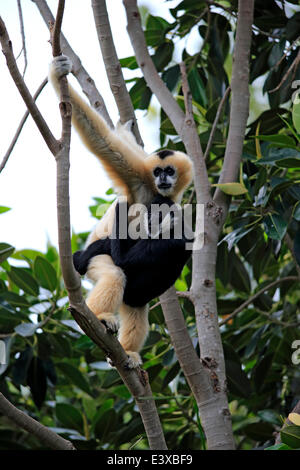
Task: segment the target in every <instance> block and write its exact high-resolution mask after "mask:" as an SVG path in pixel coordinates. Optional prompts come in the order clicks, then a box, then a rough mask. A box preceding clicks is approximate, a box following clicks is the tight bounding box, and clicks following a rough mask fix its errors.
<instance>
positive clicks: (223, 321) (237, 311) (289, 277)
mask: <svg viewBox="0 0 300 470" xmlns="http://www.w3.org/2000/svg"><path fill="white" fill-rule="evenodd" d="M288 281H299V279H298V277H296V276H287V277H282V278H281V279H276V281H273V282H271V283H270V284H268V285H266V286H265V287H263V288H262V289H260V290H259V291H258V292H256V294H254V295H252V296H251V297H249V299H247V300H246V301H245V302H243V303H242V304H241V305H240V306H239V307H238V308H236V309H235V310H234V311H233V312H232V313H231V314H230V315H228V316H227V317H226V318H224V319H223V320H222V321H220V323H219V326H222V325H225V323H227V322H229V321H230V320H232V318H234V317H235V316H236V315H237V314H238V313H240V312H241V311H242V310H244V309H245V308H246V307H248V305H250V304H252V302H253V301H254V300H255V299H257V298H258V297H260V296H261V294H263V293H264V292H265V291H267V290H270V289H272V288H273V287H276V286H277V285H278V284H281V283H282V282H288Z"/></svg>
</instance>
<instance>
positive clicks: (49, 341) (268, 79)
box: [0, 0, 300, 449]
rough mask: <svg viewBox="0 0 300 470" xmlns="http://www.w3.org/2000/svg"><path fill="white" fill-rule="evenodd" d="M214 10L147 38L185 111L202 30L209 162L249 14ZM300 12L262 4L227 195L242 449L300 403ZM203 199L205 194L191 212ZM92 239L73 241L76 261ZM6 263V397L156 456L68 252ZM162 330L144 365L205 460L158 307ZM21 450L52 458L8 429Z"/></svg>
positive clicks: (216, 154) (166, 138)
mask: <svg viewBox="0 0 300 470" xmlns="http://www.w3.org/2000/svg"><path fill="white" fill-rule="evenodd" d="M207 3H214V4H215V3H216V2H205V1H199V0H197V1H195V0H183V1H182V2H181V3H179V5H178V6H177V7H176V8H173V9H171V10H170V12H171V14H172V16H173V22H171V23H169V22H167V21H166V20H165V19H163V18H160V17H154V16H151V15H148V14H146V13H145V15H144V21H145V29H146V39H147V43H148V46H149V47H150V49H151V53H152V58H153V60H154V62H155V65H156V67H157V70H158V71H159V72H160V73H161V76H162V78H163V80H164V81H165V83H166V84H167V86H168V88H169V89H170V90H171V91H172V92H174V94H175V95H176V96H177V99H178V102H179V103H180V105H182V106H184V104H183V97H182V91H181V84H180V70H179V65H178V63H176V62H175V60H174V59H173V53H174V50H177V49H178V45H179V44H180V41H185V40H186V39H187V38H188V36H189V34H191V30H192V29H193V28H197V29H198V34H199V37H200V38H201V39H202V41H199V50H198V51H197V52H196V53H195V54H193V55H191V54H189V53H188V51H187V50H186V49H185V48H184V49H183V51H182V57H181V60H184V61H185V63H186V67H187V72H188V80H189V85H190V88H191V91H192V95H193V105H194V116H195V119H196V122H197V124H198V126H199V134H200V138H201V143H202V146H203V148H204V149H205V146H206V144H207V142H208V137H209V134H210V131H211V128H212V124H213V121H214V118H215V114H216V111H217V108H218V105H219V103H220V100H221V98H222V96H223V95H224V92H225V90H226V88H227V87H228V85H229V83H230V76H231V65H232V49H233V45H234V33H235V24H236V6H237V5H236V4H237V2H235V1H234V2H221V3H222V5H223V7H224V8H223V7H222V8H216V7H213V8H211V10H209V9H208V6H207ZM282 4H285V10H284V9H283V8H282ZM296 5H298V2H297V1H293V2H289V4H288V5H287V2H276V1H273V0H264V1H262V0H257V1H256V2H255V21H254V26H253V36H252V40H253V41H252V50H251V75H250V81H251V84H253V83H254V82H255V81H256V82H255V84H254V86H253V87H252V88H251V90H252V98H251V116H254V117H253V119H252V122H250V123H249V126H248V128H247V135H246V139H245V145H244V151H243V159H242V162H243V163H242V166H241V172H240V181H239V183H236V184H235V185H230V184H229V185H227V187H224V188H223V190H224V191H227V192H228V193H229V194H231V195H233V199H232V203H231V206H230V212H229V216H228V219H227V221H226V224H225V227H224V230H223V234H222V237H221V239H220V244H219V250H218V260H217V296H218V297H217V301H218V312H219V315H220V322H222V326H221V332H222V339H223V345H224V352H225V358H226V371H227V378H228V389H229V402H230V410H231V413H232V420H233V429H234V434H235V438H236V441H237V443H238V447H239V448H241V449H250V448H253V447H258V446H260V447H266V446H269V445H272V444H273V443H274V435H273V434H274V432H275V431H278V430H279V429H280V427H281V426H282V417H286V416H287V415H288V413H289V412H290V411H291V410H292V408H293V407H294V406H295V404H296V403H297V402H298V401H299V400H300V370H299V366H297V362H299V360H297V357H296V356H295V355H294V356H292V355H293V353H294V352H295V350H296V347H295V346H293V343H294V341H295V340H300V333H299V323H300V316H299V306H300V287H299V273H300V202H299V201H300V151H299V143H300V134H299V132H300V123H299V120H300V119H299V114H300V113H299V105H297V104H294V106H292V95H293V93H294V92H295V87H293V85H292V83H293V82H295V81H296V80H297V79H298V80H299V79H300V67H299V66H298V62H297V61H296V62H295V59H296V57H297V54H298V50H299V48H298V49H297V45H299V37H298V36H299V30H300V10H299V8H298V7H296ZM293 8H294V9H293ZM297 41H298V43H297ZM121 64H122V66H123V67H124V68H130V69H131V70H135V69H137V64H136V61H135V58H134V57H128V58H124V59H122V60H121ZM291 66H292V67H291ZM287 72H288V74H287ZM285 76H286V78H285V80H284V82H283V83H281V81H282V79H283V77H285ZM130 81H131V82H132V81H134V85H133V86H132V87H131V90H130V94H131V98H132V101H133V104H134V107H135V109H144V110H147V109H148V107H149V106H150V101H151V91H150V90H149V88H147V86H146V83H145V81H144V79H143V78H136V79H131V80H130ZM279 85H280V86H279ZM255 86H256V88H257V87H258V88H260V89H262V90H263V93H264V94H265V97H267V98H268V102H267V103H266V104H265V106H264V107H262V106H261V103H260V102H259V101H258V100H257V99H256V95H255ZM298 88H299V86H298ZM160 117H161V125H160V141H161V146H162V147H167V148H174V149H175V148H176V149H182V144H181V142H179V141H178V138H177V136H176V132H175V130H174V129H173V127H172V125H171V123H170V121H169V119H168V118H167V116H166V115H165V114H164V112H163V111H161V112H160ZM228 117H229V105H228V102H227V103H226V104H225V106H224V108H223V110H222V113H221V118H220V121H219V124H218V126H217V131H216V133H215V134H214V139H213V145H212V148H211V151H210V153H209V156H208V158H207V166H208V171H209V176H210V180H211V183H212V184H215V183H216V182H217V178H218V175H219V173H220V169H221V166H222V158H223V155H224V149H225V144H226V137H227V133H228ZM192 197H193V192H192V189H191V190H190V191H189V192H188V194H186V195H185V198H186V201H188V200H191V198H192ZM103 203H106V201H103V200H101V199H98V198H95V206H93V207H91V208H90V210H91V212H92V214H93V215H96V212H97V208H99V205H101V204H103ZM5 210H6V208H2V212H4V211H5ZM100 212H101V210H100ZM98 214H99V211H98ZM1 217H5V215H3V216H1ZM86 236H87V234H77V235H76V234H74V235H73V238H72V242H73V249H74V250H76V249H78V248H80V247H81V246H82V244H83V242H84V240H85V238H86ZM0 256H1V258H0V262H1V267H0V333H1V339H2V341H4V342H5V344H6V347H7V352H8V355H9V362H8V364H7V366H4V365H3V366H0V373H1V375H0V390H1V391H2V392H3V393H4V394H5V395H6V396H7V397H8V398H9V399H10V400H11V401H12V403H14V404H15V405H17V406H18V407H19V408H20V409H23V410H26V411H27V412H28V413H30V414H31V415H32V416H33V417H35V418H37V419H38V420H39V421H40V422H42V423H43V424H45V425H47V426H49V427H51V428H54V429H55V430H56V431H57V432H59V433H62V434H63V435H65V436H66V437H67V438H69V439H71V440H72V441H73V442H74V443H75V446H76V447H77V448H80V449H100V448H112V449H120V448H126V449H127V448H130V447H131V446H135V448H141V449H143V448H147V441H146V439H144V434H143V426H142V423H141V420H140V417H139V413H138V411H137V409H136V406H135V403H134V401H133V399H132V398H131V397H130V394H129V392H128V391H127V389H126V387H125V386H124V385H123V384H122V382H121V380H120V379H119V377H118V374H117V372H116V371H115V370H112V369H110V368H109V367H108V366H107V364H106V362H105V357H104V355H103V353H102V352H101V351H100V350H99V348H98V347H96V346H95V345H94V344H93V343H92V341H91V340H90V339H89V338H88V337H86V336H85V335H84V334H82V332H81V331H79V329H78V326H77V325H76V323H75V322H74V321H73V320H72V317H71V315H70V314H69V312H68V310H67V306H68V300H67V298H66V292H65V289H64V286H63V283H62V278H61V273H60V267H59V260H58V253H57V250H56V248H55V247H53V246H49V247H48V249H47V252H46V253H40V252H37V251H34V250H29V249H25V250H22V251H18V252H16V251H14V248H13V247H11V246H10V245H9V244H8V243H2V244H1V245H0ZM16 260H18V263H16ZM20 260H21V261H22V263H21V264H20ZM190 268H191V266H190V262H189V263H188V265H187V266H186V267H185V269H184V271H183V273H182V276H181V278H180V279H179V280H178V281H177V283H176V287H177V290H180V291H183V290H187V289H188V288H189V285H190V281H191V270H190ZM297 277H298V280H297ZM283 278H286V279H283ZM282 279H283V280H282ZM275 281H278V282H276V283H275ZM269 284H272V286H271V287H269V288H268V289H266V290H264V291H263V292H262V293H261V294H259V295H258V296H256V297H255V298H254V299H253V301H251V302H249V304H248V305H247V306H245V308H243V309H241V311H239V312H237V313H234V315H233V316H232V317H231V316H229V315H230V314H232V313H233V312H235V310H236V309H237V308H238V307H240V306H241V305H242V304H243V302H245V301H247V300H248V299H250V298H251V297H252V296H254V295H255V294H256V293H258V292H259V291H260V290H262V289H264V288H265V287H266V286H268V285H269ZM180 302H181V304H182V307H183V311H184V315H185V318H186V323H187V325H188V328H189V332H190V334H191V336H192V338H193V342H194V345H195V348H197V349H198V350H199V348H198V343H197V333H196V327H195V319H194V312H193V308H192V305H191V304H190V303H189V301H188V300H187V299H184V298H181V299H180ZM150 324H151V332H150V335H149V337H148V340H147V343H146V345H145V346H144V348H143V351H142V355H143V360H144V368H145V369H146V370H147V372H148V373H149V377H150V383H151V387H152V390H153V393H154V395H155V397H156V399H157V407H158V410H159V414H160V417H161V420H162V424H163V428H164V431H165V434H166V440H167V444H168V447H169V448H170V449H205V438H204V435H203V431H202V428H201V422H200V417H199V415H198V412H197V407H196V404H195V400H194V399H193V397H192V396H191V392H190V390H189V388H188V386H187V385H186V382H185V379H184V377H183V374H182V372H181V370H180V367H179V364H178V361H177V359H176V356H175V354H174V350H173V347H172V344H171V343H170V338H169V336H168V332H167V331H166V328H165V324H164V320H163V315H162V310H161V307H160V305H158V304H157V299H156V300H154V301H153V302H152V308H151V311H150ZM299 344H300V343H298V345H297V347H298V349H299ZM294 345H295V343H294ZM292 357H293V358H294V359H293V360H292ZM299 429H300V427H299V426H296V425H295V426H294V429H293V433H292V436H293V438H291V437H290V434H289V433H288V432H285V434H284V433H283V435H282V440H283V442H285V444H284V445H282V448H287V447H288V445H289V446H291V447H292V448H299V447H300V444H299V441H300V438H299V437H298V438H297V436H300V432H299ZM286 436H287V437H286ZM295 436H296V437H295ZM12 447H13V448H14V449H15V448H19V449H24V448H26V449H28V448H31V449H39V448H41V445H40V443H39V442H38V441H37V440H36V439H35V438H33V437H31V436H30V435H25V434H24V432H23V431H21V430H19V429H17V428H16V427H15V426H13V425H12V424H11V423H9V421H6V420H5V419H1V423H0V449H8V448H12Z"/></svg>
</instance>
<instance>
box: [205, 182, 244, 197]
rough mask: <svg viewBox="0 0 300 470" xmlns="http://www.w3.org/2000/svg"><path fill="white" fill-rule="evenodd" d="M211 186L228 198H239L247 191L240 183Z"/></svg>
mask: <svg viewBox="0 0 300 470" xmlns="http://www.w3.org/2000/svg"><path fill="white" fill-rule="evenodd" d="M212 186H216V187H217V188H220V189H221V191H223V193H225V194H229V195H230V196H239V195H240V194H245V193H247V192H248V189H247V188H245V186H244V185H242V184H241V183H218V184H212Z"/></svg>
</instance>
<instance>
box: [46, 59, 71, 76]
mask: <svg viewBox="0 0 300 470" xmlns="http://www.w3.org/2000/svg"><path fill="white" fill-rule="evenodd" d="M51 67H52V69H53V71H54V74H55V77H56V78H60V77H63V76H65V75H68V74H69V73H70V72H71V70H72V67H73V64H72V62H71V60H70V59H69V57H67V56H66V55H59V56H57V57H54V59H53V61H52V64H51Z"/></svg>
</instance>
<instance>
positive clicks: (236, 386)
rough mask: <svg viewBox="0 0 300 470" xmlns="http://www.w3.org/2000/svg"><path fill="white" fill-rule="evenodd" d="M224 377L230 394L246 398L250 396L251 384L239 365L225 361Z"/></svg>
mask: <svg viewBox="0 0 300 470" xmlns="http://www.w3.org/2000/svg"><path fill="white" fill-rule="evenodd" d="M226 377H227V381H228V388H229V390H230V392H231V393H233V394H234V395H236V396H238V397H243V398H247V397H249V396H250V394H251V391H252V390H251V383H250V380H249V379H248V377H247V375H246V374H245V372H244V371H243V370H242V368H241V366H240V364H237V363H236V362H234V361H231V360H226Z"/></svg>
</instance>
